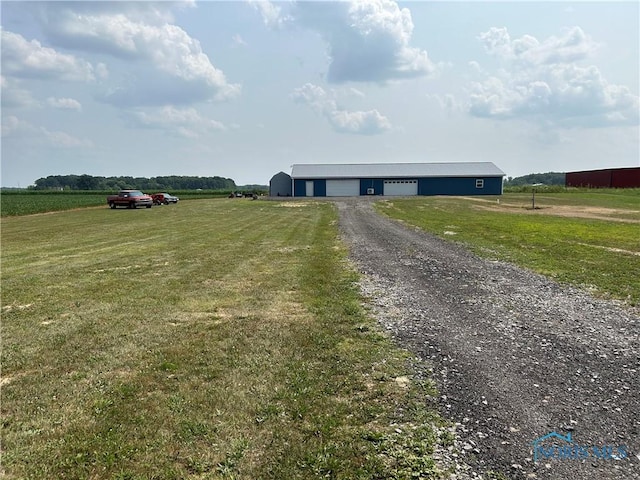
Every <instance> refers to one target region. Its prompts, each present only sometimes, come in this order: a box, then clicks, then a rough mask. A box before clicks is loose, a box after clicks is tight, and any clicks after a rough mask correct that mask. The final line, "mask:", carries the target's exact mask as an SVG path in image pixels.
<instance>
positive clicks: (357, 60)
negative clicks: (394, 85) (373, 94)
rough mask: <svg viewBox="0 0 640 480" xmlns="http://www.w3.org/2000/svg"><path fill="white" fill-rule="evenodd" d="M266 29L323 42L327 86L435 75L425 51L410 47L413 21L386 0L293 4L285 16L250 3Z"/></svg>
mask: <svg viewBox="0 0 640 480" xmlns="http://www.w3.org/2000/svg"><path fill="white" fill-rule="evenodd" d="M251 3H252V4H253V5H254V8H256V9H257V10H259V11H260V12H261V14H262V16H263V19H264V21H265V23H266V24H267V25H269V26H278V27H281V26H283V25H288V26H298V27H303V28H307V29H310V30H313V31H315V32H318V33H319V34H320V35H321V36H322V38H323V39H324V40H325V41H326V42H327V45H328V55H329V61H330V65H329V70H328V72H327V81H328V82H330V83H343V82H381V83H382V82H386V81H390V80H398V79H404V78H413V77H420V76H426V75H430V74H434V73H436V72H437V71H438V70H439V66H437V65H435V64H434V63H433V62H432V61H431V60H430V59H429V56H428V54H427V52H426V51H425V50H420V49H419V48H416V47H412V46H411V45H410V42H411V36H412V33H413V20H412V18H411V12H410V10H409V9H408V8H399V7H398V4H397V2H395V1H392V0H352V1H334V2H306V1H301V2H296V3H295V4H293V5H292V8H291V13H290V14H288V15H285V14H283V13H282V8H281V7H279V6H275V5H274V4H273V3H271V2H268V1H256V2H251Z"/></svg>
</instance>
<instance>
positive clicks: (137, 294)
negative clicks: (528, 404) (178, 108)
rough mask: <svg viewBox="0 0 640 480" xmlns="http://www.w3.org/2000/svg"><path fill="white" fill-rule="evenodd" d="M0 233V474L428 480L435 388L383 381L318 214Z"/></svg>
mask: <svg viewBox="0 0 640 480" xmlns="http://www.w3.org/2000/svg"><path fill="white" fill-rule="evenodd" d="M1 226H2V230H1V235H2V237H1V240H2V343H3V345H2V347H3V348H2V381H1V382H2V406H1V408H2V450H3V451H2V474H3V476H4V478H7V479H27V478H29V479H44V478H47V479H49V478H51V479H53V478H68V479H79V478H91V479H186V478H193V479H210V478H229V479H231V478H233V479H257V478H264V479H269V478H271V479H297V478H309V479H315V478H344V479H357V478H362V479H370V478H389V479H394V478H398V479H399V478H416V477H418V476H420V475H422V476H423V478H424V477H426V476H427V475H430V477H429V478H437V477H438V474H437V468H436V466H435V465H434V463H433V461H432V460H431V456H430V453H431V452H432V450H433V448H434V446H435V445H437V444H438V443H440V444H444V445H447V444H448V443H449V442H450V438H449V437H448V436H447V435H440V434H438V431H439V430H437V429H434V428H432V426H433V425H440V424H441V420H439V419H438V418H437V416H436V415H435V414H434V413H432V411H431V410H430V409H429V407H428V404H429V399H430V398H431V395H434V394H435V392H434V390H433V388H432V387H431V385H430V384H429V383H418V382H411V383H410V384H409V387H407V385H406V382H404V381H399V380H400V379H402V377H403V376H405V375H407V374H408V370H407V363H406V362H407V354H406V353H405V352H403V351H400V350H397V349H395V348H394V347H393V346H392V345H391V343H390V341H389V340H387V339H386V337H384V336H383V335H381V334H380V333H379V332H378V331H377V328H376V326H375V322H373V321H372V320H371V319H370V318H369V317H368V316H367V315H366V312H365V311H363V308H362V307H361V298H360V297H359V293H358V289H357V286H356V285H355V282H356V280H357V278H356V275H355V274H354V273H353V271H352V270H351V269H350V267H349V265H348V264H347V263H346V255H345V251H344V248H343V246H342V245H341V244H340V243H339V241H338V238H337V230H336V213H335V210H334V208H333V207H332V205H330V204H321V203H305V204H300V203H283V204H281V203H279V202H266V201H264V202H263V201H259V202H251V201H235V200H226V199H222V200H193V201H189V202H185V203H182V202H181V203H180V204H178V205H175V206H171V207H162V208H152V209H139V210H127V209H118V210H110V209H108V208H107V207H106V206H105V207H104V208H90V209H81V210H75V211H68V212H59V213H54V214H45V215H30V216H20V217H8V218H3V219H2V223H1ZM445 433H446V431H445Z"/></svg>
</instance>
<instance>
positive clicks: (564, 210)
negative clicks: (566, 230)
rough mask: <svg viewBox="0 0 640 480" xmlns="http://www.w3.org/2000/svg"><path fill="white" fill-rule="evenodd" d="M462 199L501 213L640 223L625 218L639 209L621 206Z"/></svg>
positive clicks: (479, 207) (478, 207)
mask: <svg viewBox="0 0 640 480" xmlns="http://www.w3.org/2000/svg"><path fill="white" fill-rule="evenodd" d="M455 198H458V199H461V200H467V201H471V202H474V205H473V206H472V208H475V209H478V210H485V211H491V212H501V213H505V212H506V213H525V214H530V215H555V216H558V217H575V218H592V219H594V220H606V221H611V222H623V223H640V220H639V219H635V218H625V215H627V216H628V215H638V214H640V211H639V210H626V209H621V208H605V207H595V206H584V205H548V204H545V202H544V201H540V202H538V203H537V204H536V208H535V209H533V208H531V203H530V202H529V203H522V202H518V203H513V202H509V203H506V202H503V201H501V200H500V199H498V200H500V201H498V200H488V199H484V198H475V197H455Z"/></svg>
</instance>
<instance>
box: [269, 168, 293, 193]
mask: <svg viewBox="0 0 640 480" xmlns="http://www.w3.org/2000/svg"><path fill="white" fill-rule="evenodd" d="M292 185H293V182H292V180H291V176H290V175H288V174H286V173H284V172H280V173H276V174H275V175H274V176H273V177H271V180H269V196H271V197H290V196H291V195H292V194H293V191H292Z"/></svg>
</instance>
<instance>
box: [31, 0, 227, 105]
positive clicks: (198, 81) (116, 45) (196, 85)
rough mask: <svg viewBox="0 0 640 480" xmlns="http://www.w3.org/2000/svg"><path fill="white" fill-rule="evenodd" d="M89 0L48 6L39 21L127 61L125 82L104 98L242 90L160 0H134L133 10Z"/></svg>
mask: <svg viewBox="0 0 640 480" xmlns="http://www.w3.org/2000/svg"><path fill="white" fill-rule="evenodd" d="M91 3H92V4H91V5H87V4H85V3H78V4H76V3H67V4H64V6H62V7H61V6H59V5H57V4H55V5H51V6H47V7H48V8H45V9H44V10H43V12H42V16H43V22H42V25H43V28H44V29H45V31H46V33H47V35H48V36H49V37H50V38H51V39H52V40H53V41H54V42H56V43H57V44H59V45H63V46H65V47H66V48H69V49H75V50H80V51H85V52H91V53H101V54H107V55H111V56H112V57H116V58H119V59H121V60H124V61H127V62H128V63H129V65H130V77H129V78H128V80H127V83H125V84H122V85H121V86H120V87H119V88H117V89H115V90H113V91H111V92H109V93H108V94H106V95H104V96H103V97H102V98H103V100H104V101H107V102H110V103H114V104H117V105H121V106H131V105H162V104H166V103H167V98H169V99H171V101H174V102H176V103H181V104H187V103H192V102H197V101H203V100H210V99H214V100H225V99H229V98H232V97H235V96H237V95H238V94H239V93H240V86H239V85H237V84H231V83H229V82H228V81H227V79H226V77H225V75H224V73H223V72H222V71H221V70H219V69H217V68H215V67H214V66H213V64H212V63H211V60H210V59H209V57H208V56H207V54H206V53H204V51H203V50H202V46H201V44H200V42H199V41H198V40H197V39H194V38H192V37H191V36H189V34H187V32H185V31H184V30H183V29H182V28H181V27H179V26H177V25H173V24H171V23H169V22H170V20H171V15H170V13H168V11H167V10H164V9H162V8H160V6H159V5H158V4H156V3H146V2H144V3H142V4H136V5H135V8H134V10H133V14H132V12H131V11H129V10H127V9H128V8H130V7H131V5H129V4H128V3H126V4H122V3H120V2H117V4H116V5H117V6H118V7H120V6H121V7H122V8H119V9H118V10H117V11H116V10H114V6H113V5H112V4H111V3H109V2H99V3H98V4H97V5H95V4H93V2H91ZM168 6H171V4H169V5H168ZM168 6H167V8H168ZM123 8H124V9H125V10H127V11H125V12H123V11H122V9H123ZM131 8H133V7H131ZM149 66H151V67H152V68H151V73H149V68H148V67H149ZM149 85H151V88H150V89H149V88H148V86H149Z"/></svg>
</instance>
